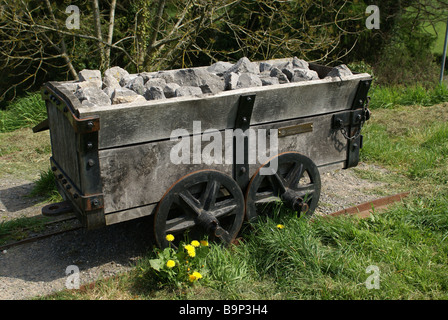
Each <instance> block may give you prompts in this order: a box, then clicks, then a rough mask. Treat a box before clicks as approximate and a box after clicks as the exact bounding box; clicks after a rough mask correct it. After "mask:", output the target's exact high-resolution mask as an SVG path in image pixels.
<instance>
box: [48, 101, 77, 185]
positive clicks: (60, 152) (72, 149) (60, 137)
mask: <svg viewBox="0 0 448 320" xmlns="http://www.w3.org/2000/svg"><path fill="white" fill-rule="evenodd" d="M46 104H47V114H48V120H49V124H50V128H51V130H50V140H51V150H52V153H53V158H54V159H55V160H56V162H57V163H58V164H59V165H60V166H61V168H63V170H64V171H65V173H66V174H67V176H69V177H70V179H71V180H72V182H73V183H74V184H75V185H76V186H77V187H80V181H81V178H80V173H79V163H78V154H77V150H76V148H77V145H78V143H77V137H76V133H75V131H74V130H73V127H72V126H71V124H70V122H69V121H68V120H67V118H66V117H65V116H64V115H63V114H62V112H60V111H59V110H58V108H56V106H55V105H53V103H51V102H49V101H46Z"/></svg>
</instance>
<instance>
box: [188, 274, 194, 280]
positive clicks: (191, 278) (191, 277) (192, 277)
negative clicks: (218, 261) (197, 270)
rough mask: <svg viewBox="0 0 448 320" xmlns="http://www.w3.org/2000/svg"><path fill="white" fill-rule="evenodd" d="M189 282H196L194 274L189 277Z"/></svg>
mask: <svg viewBox="0 0 448 320" xmlns="http://www.w3.org/2000/svg"><path fill="white" fill-rule="evenodd" d="M188 280H190V282H193V281H194V280H196V277H195V276H194V275H192V274H189V275H188Z"/></svg>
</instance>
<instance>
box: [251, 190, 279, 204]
mask: <svg viewBox="0 0 448 320" xmlns="http://www.w3.org/2000/svg"><path fill="white" fill-rule="evenodd" d="M279 199H280V198H279V197H278V196H277V195H275V194H274V193H273V192H272V191H270V190H269V191H262V192H257V194H256V195H255V203H256V204H263V203H269V202H273V201H277V200H279Z"/></svg>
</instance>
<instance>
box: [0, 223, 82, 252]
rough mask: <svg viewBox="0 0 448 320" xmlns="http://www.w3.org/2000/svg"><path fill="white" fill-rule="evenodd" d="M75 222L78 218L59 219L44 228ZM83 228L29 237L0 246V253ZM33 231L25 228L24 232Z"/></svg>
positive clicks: (78, 227)
mask: <svg viewBox="0 0 448 320" xmlns="http://www.w3.org/2000/svg"><path fill="white" fill-rule="evenodd" d="M75 220H77V218H76V217H74V216H69V217H64V218H61V219H57V220H52V221H49V222H46V223H44V224H43V226H42V227H43V228H49V227H51V226H55V225H57V224H64V223H66V222H70V221H75ZM81 228H82V226H80V225H78V226H74V227H71V228H62V229H61V230H57V231H53V232H48V233H43V234H39V235H35V236H32V237H28V238H25V239H22V240H18V241H14V242H9V243H6V244H3V245H1V246H0V252H2V251H3V250H7V249H9V248H11V247H15V246H20V245H22V244H26V243H31V242H34V241H38V240H42V239H46V238H49V237H53V236H56V235H59V234H63V233H66V232H70V231H75V230H79V229H81ZM31 230H32V228H24V229H23V230H22V231H25V232H27V231H31ZM8 234H11V233H7V234H6V235H8Z"/></svg>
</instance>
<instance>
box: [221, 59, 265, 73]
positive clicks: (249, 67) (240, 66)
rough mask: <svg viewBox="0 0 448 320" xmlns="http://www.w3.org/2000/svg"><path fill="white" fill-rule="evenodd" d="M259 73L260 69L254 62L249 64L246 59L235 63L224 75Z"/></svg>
mask: <svg viewBox="0 0 448 320" xmlns="http://www.w3.org/2000/svg"><path fill="white" fill-rule="evenodd" d="M230 72H234V73H259V72H260V69H259V67H258V65H257V64H256V63H254V62H250V60H249V59H248V58H246V57H244V58H241V59H240V60H238V62H237V63H235V64H234V65H233V66H232V67H230V68H229V69H228V70H227V71H226V73H230Z"/></svg>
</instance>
